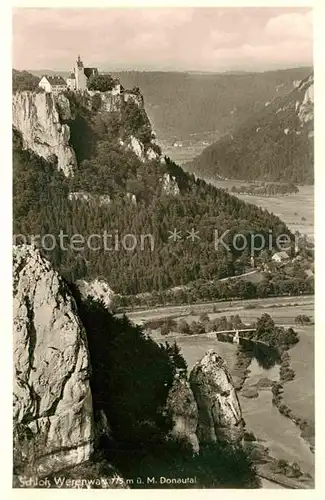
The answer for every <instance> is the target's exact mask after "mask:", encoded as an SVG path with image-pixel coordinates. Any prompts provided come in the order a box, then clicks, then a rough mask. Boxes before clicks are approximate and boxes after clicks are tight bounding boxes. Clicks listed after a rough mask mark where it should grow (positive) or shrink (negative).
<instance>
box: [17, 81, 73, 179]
mask: <svg viewBox="0 0 325 500" xmlns="http://www.w3.org/2000/svg"><path fill="white" fill-rule="evenodd" d="M55 99H57V104H58V108H59V110H60V114H61V115H62V116H64V118H65V119H69V116H70V104H69V101H68V99H67V98H66V97H65V96H63V95H60V96H58V97H57V98H56V97H54V95H53V94H48V93H45V92H29V91H26V92H17V93H15V94H14V95H13V97H12V122H13V126H14V127H15V128H16V129H17V130H18V131H19V132H20V133H21V135H22V138H23V147H24V148H25V149H30V150H31V151H33V152H34V153H36V154H37V155H39V156H41V157H43V158H44V159H45V160H49V159H51V158H53V156H56V157H57V162H58V169H59V170H62V172H63V173H64V175H65V176H71V175H73V172H74V169H75V168H76V166H77V160H76V155H75V152H74V150H73V148H72V147H71V146H70V144H69V139H70V128H69V126H68V125H67V124H64V123H61V122H60V116H59V113H58V109H57V107H56V101H55Z"/></svg>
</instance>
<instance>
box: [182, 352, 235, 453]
mask: <svg viewBox="0 0 325 500" xmlns="http://www.w3.org/2000/svg"><path fill="white" fill-rule="evenodd" d="M190 385H191V389H192V391H193V394H194V397H195V400H196V403H197V406H198V427H197V437H198V439H199V442H200V444H202V443H211V442H216V441H228V442H238V441H241V439H242V437H243V432H244V426H243V419H242V412H241V408H240V404H239V401H238V397H237V394H236V391H235V388H234V384H233V381H232V378H231V375H230V372H229V370H228V367H227V364H226V362H225V361H224V360H223V359H222V358H221V357H220V356H218V354H216V353H215V352H214V351H213V350H209V351H208V352H207V353H206V355H205V356H204V357H203V359H202V360H201V361H199V362H198V363H196V364H195V365H194V367H193V369H192V371H191V374H190Z"/></svg>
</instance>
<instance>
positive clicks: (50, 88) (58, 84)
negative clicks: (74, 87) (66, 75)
mask: <svg viewBox="0 0 325 500" xmlns="http://www.w3.org/2000/svg"><path fill="white" fill-rule="evenodd" d="M38 86H39V87H41V88H42V89H44V90H45V92H48V93H50V92H51V93H53V94H59V93H60V92H64V91H65V90H67V88H68V87H67V84H66V82H65V81H64V79H63V78H62V76H58V75H54V76H48V75H43V76H42V78H41V80H40V82H39V84H38Z"/></svg>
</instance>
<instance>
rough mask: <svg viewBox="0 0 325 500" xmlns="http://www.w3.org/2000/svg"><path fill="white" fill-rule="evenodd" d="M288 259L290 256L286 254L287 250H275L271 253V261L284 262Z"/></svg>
mask: <svg viewBox="0 0 325 500" xmlns="http://www.w3.org/2000/svg"><path fill="white" fill-rule="evenodd" d="M289 259H290V257H289V255H288V254H287V252H285V251H282V252H276V253H275V254H274V255H272V260H273V262H285V261H287V260H289Z"/></svg>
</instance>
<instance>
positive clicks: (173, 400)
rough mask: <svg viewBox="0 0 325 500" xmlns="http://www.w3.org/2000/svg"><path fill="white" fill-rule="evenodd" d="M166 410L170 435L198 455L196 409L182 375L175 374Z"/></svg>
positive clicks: (189, 389)
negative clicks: (169, 423)
mask: <svg viewBox="0 0 325 500" xmlns="http://www.w3.org/2000/svg"><path fill="white" fill-rule="evenodd" d="M167 409H168V412H169V413H170V415H171V417H172V420H173V423H174V427H173V429H172V433H171V435H172V436H173V437H174V438H176V439H181V440H185V441H186V442H187V443H188V444H190V445H191V446H192V449H193V451H194V452H195V453H198V451H199V449H200V446H199V442H198V438H197V435H196V429H197V425H198V409H197V404H196V401H195V399H194V395H193V392H192V390H191V387H190V385H189V382H188V380H187V379H186V377H185V376H184V375H182V374H177V375H176V376H175V380H174V382H173V385H172V387H171V389H170V391H169V394H168V399H167Z"/></svg>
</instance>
